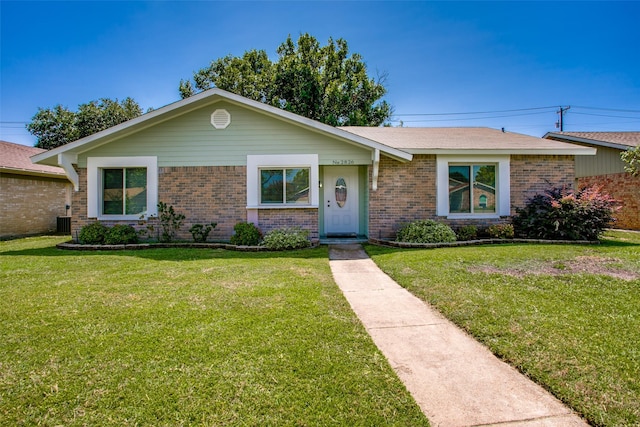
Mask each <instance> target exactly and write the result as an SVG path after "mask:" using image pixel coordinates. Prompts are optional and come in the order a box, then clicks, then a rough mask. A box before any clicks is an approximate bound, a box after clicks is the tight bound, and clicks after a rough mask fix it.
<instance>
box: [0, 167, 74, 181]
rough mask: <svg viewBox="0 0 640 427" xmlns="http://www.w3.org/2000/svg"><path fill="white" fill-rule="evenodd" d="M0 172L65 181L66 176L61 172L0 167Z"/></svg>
mask: <svg viewBox="0 0 640 427" xmlns="http://www.w3.org/2000/svg"><path fill="white" fill-rule="evenodd" d="M0 172H2V173H9V174H13V175H29V176H38V177H43V178H56V179H67V176H66V175H65V174H64V172H61V173H56V172H44V171H34V170H30V169H21V168H9V167H0Z"/></svg>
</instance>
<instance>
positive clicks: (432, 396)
mask: <svg viewBox="0 0 640 427" xmlns="http://www.w3.org/2000/svg"><path fill="white" fill-rule="evenodd" d="M329 259H330V265H331V271H332V272H333V277H334V279H335V281H336V283H337V284H338V286H339V287H340V289H342V292H343V293H344V295H345V297H346V298H347V300H348V301H349V304H351V307H352V308H353V310H354V311H355V313H356V314H357V315H358V317H359V318H360V320H361V321H362V323H363V324H364V326H365V328H366V329H367V331H368V332H369V334H370V335H371V337H372V338H373V341H374V342H375V343H376V345H377V346H378V348H379V349H380V350H381V351H382V353H383V354H384V355H385V356H386V358H387V359H388V360H389V363H390V364H391V366H392V367H393V369H394V370H395V371H396V373H397V374H398V376H399V377H400V379H401V380H402V381H403V382H404V384H405V386H406V387H407V389H408V390H409V392H410V393H411V394H412V395H413V397H414V398H415V400H416V402H417V403H418V405H419V406H420V408H421V409H422V411H423V412H424V414H425V415H426V416H427V418H428V419H429V421H430V422H431V425H432V426H446V427H453V426H492V425H500V426H527V427H538V426H572V427H573V426H588V424H587V423H586V422H585V421H583V420H582V419H581V418H580V417H578V416H577V415H575V414H574V413H573V412H572V411H571V410H570V409H568V408H567V407H566V406H564V405H563V404H562V403H561V402H560V401H558V400H557V399H556V398H555V397H553V396H552V395H550V394H549V393H548V392H546V391H545V390H544V389H543V388H542V387H540V386H538V385H537V384H535V383H534V382H532V381H531V380H529V379H527V378H526V377H525V376H523V375H522V374H520V373H519V372H518V371H517V370H515V369H514V368H512V367H511V366H509V365H507V364H506V363H504V362H502V361H500V360H499V359H498V358H497V357H495V356H494V355H493V354H492V353H491V352H490V351H489V350H488V349H487V348H485V347H484V346H483V345H481V344H480V343H478V342H477V341H476V340H474V339H473V338H471V337H470V336H469V335H467V334H466V333H465V332H464V331H462V330H461V329H459V328H458V327H457V326H455V325H454V324H453V323H451V322H450V321H448V320H447V319H445V318H444V317H442V316H441V315H440V314H439V313H438V312H436V311H435V310H434V309H432V308H431V307H430V306H429V305H427V304H425V303H424V302H422V301H421V300H419V299H418V298H416V297H414V296H413V295H412V294H410V293H409V292H408V291H407V290H405V289H404V288H402V287H400V286H399V285H398V284H397V283H395V282H394V281H393V280H392V279H391V278H390V277H389V276H387V275H386V274H384V273H383V272H382V271H381V270H380V269H379V268H378V267H377V266H376V265H375V263H374V262H373V261H372V260H371V259H370V258H369V257H368V256H367V254H366V253H365V252H364V250H363V249H362V247H361V246H360V245H357V244H356V245H335V246H330V247H329Z"/></svg>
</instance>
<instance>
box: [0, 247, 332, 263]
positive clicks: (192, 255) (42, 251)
mask: <svg viewBox="0 0 640 427" xmlns="http://www.w3.org/2000/svg"><path fill="white" fill-rule="evenodd" d="M4 256H33V257H80V256H82V257H93V256H101V257H104V256H125V257H138V258H144V259H149V260H154V261H197V260H205V259H268V258H302V259H314V258H323V259H329V251H328V249H327V247H326V246H321V247H319V248H309V249H300V250H295V251H263V252H241V251H231V250H226V249H208V248H149V249H137V250H108V251H99V250H98V251H73V250H65V249H58V248H56V247H55V246H46V247H41V248H28V249H18V250H7V251H0V257H4Z"/></svg>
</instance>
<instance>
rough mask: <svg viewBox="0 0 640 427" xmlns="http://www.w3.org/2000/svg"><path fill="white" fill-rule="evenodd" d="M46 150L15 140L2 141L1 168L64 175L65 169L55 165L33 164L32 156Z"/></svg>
mask: <svg viewBox="0 0 640 427" xmlns="http://www.w3.org/2000/svg"><path fill="white" fill-rule="evenodd" d="M44 151H46V150H43V149H41V148H35V147H27V146H26V145H20V144H15V143H13V142H7V141H0V170H3V171H14V172H20V173H27V172H33V173H35V174H40V175H42V174H45V175H60V176H64V170H63V169H62V168H59V167H55V166H46V165H38V164H33V163H32V162H31V159H30V157H31V156H34V155H36V154H40V153H42V152H44Z"/></svg>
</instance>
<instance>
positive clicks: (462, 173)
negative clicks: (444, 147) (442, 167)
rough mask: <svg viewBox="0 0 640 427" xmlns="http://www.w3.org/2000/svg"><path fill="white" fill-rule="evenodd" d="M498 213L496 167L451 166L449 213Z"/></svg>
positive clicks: (492, 165)
mask: <svg viewBox="0 0 640 427" xmlns="http://www.w3.org/2000/svg"><path fill="white" fill-rule="evenodd" d="M495 212H496V165H495V164H488V165H487V164H481V165H478V164H464V165H458V164H451V163H450V164H449V213H467V214H476V213H485V214H486V213H495Z"/></svg>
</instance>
